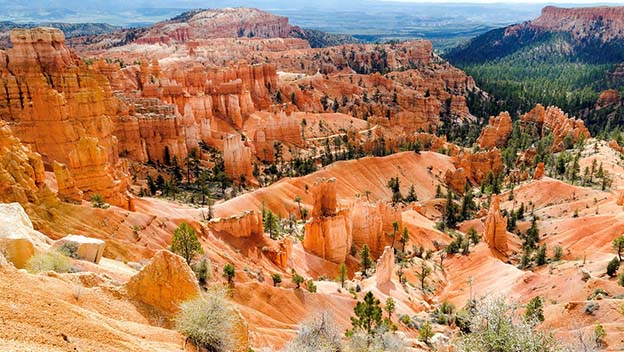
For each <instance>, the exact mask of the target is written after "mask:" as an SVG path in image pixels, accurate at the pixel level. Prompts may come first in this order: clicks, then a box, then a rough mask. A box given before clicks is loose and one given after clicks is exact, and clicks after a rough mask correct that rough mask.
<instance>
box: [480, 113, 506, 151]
mask: <svg viewBox="0 0 624 352" xmlns="http://www.w3.org/2000/svg"><path fill="white" fill-rule="evenodd" d="M512 129H513V126H512V123H511V116H510V115H509V113H508V112H501V113H500V114H498V116H496V117H494V116H492V117H490V121H489V123H488V125H487V126H485V127H484V128H483V130H481V135H480V136H479V139H478V140H477V143H479V146H480V147H481V148H494V147H497V148H501V147H503V146H505V143H506V142H507V138H509V135H510V134H511V130H512Z"/></svg>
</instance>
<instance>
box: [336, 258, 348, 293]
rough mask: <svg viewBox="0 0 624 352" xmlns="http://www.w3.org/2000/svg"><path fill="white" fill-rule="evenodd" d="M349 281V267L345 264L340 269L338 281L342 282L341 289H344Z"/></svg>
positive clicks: (341, 264)
mask: <svg viewBox="0 0 624 352" xmlns="http://www.w3.org/2000/svg"><path fill="white" fill-rule="evenodd" d="M346 280H347V266H346V265H345V263H344V262H342V263H340V267H338V281H340V287H342V288H344V283H345V281H346Z"/></svg>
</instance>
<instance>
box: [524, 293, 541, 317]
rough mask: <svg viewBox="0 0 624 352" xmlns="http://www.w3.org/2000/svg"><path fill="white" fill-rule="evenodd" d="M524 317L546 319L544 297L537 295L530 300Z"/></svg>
mask: <svg viewBox="0 0 624 352" xmlns="http://www.w3.org/2000/svg"><path fill="white" fill-rule="evenodd" d="M524 317H525V319H527V320H529V321H540V322H542V321H544V300H543V299H542V297H540V296H535V297H533V298H532V299H531V300H530V301H529V303H528V304H527V306H526V311H525V312H524Z"/></svg>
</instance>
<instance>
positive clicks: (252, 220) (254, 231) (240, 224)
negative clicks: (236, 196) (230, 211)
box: [208, 210, 264, 238]
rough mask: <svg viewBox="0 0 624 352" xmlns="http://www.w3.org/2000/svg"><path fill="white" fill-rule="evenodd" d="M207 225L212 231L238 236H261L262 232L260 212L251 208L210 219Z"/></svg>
mask: <svg viewBox="0 0 624 352" xmlns="http://www.w3.org/2000/svg"><path fill="white" fill-rule="evenodd" d="M208 227H209V228H210V229H211V230H212V231H215V232H219V233H225V234H227V235H229V236H234V237H239V238H250V237H255V238H261V237H262V235H263V234H264V230H263V226H262V214H260V213H258V212H256V211H253V210H249V211H246V212H244V213H242V214H238V215H232V216H230V217H227V218H216V219H212V220H210V221H209V222H208Z"/></svg>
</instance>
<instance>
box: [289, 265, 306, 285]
mask: <svg viewBox="0 0 624 352" xmlns="http://www.w3.org/2000/svg"><path fill="white" fill-rule="evenodd" d="M304 281H305V279H304V278H303V276H301V275H299V274H297V272H296V271H295V269H292V282H293V284H295V285H296V288H300V287H301V284H302V283H303V282H304Z"/></svg>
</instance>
